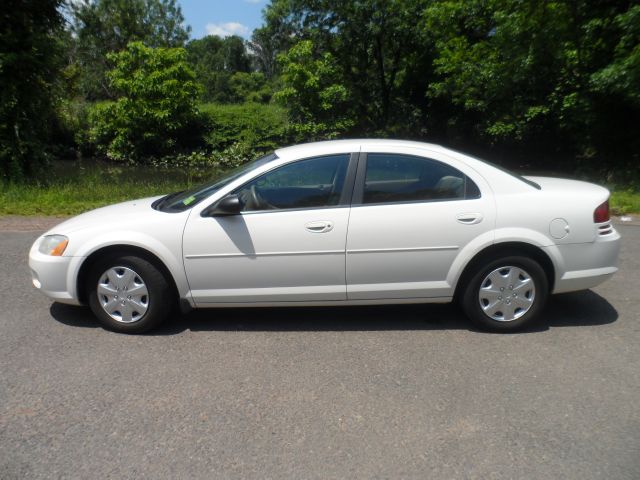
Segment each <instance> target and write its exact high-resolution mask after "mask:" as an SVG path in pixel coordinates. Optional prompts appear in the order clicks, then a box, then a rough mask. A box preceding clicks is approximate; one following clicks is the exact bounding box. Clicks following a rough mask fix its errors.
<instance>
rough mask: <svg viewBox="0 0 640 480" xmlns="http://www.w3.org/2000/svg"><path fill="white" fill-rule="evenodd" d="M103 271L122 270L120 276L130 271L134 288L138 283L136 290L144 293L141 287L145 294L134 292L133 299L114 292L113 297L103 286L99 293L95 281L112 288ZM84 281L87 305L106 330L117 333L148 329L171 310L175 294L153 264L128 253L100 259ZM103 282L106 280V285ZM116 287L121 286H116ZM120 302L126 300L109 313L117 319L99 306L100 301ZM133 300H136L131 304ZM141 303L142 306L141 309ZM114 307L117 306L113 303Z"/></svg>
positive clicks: (160, 320)
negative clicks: (86, 289) (120, 309)
mask: <svg viewBox="0 0 640 480" xmlns="http://www.w3.org/2000/svg"><path fill="white" fill-rule="evenodd" d="M112 269H114V270H112ZM107 272H112V274H113V272H115V273H122V275H123V276H122V279H124V278H125V277H124V275H125V274H126V275H129V276H130V275H131V273H130V272H133V274H134V276H135V277H134V280H132V281H134V282H136V283H135V284H134V287H136V288H138V289H139V288H140V285H142V287H143V289H141V290H139V291H137V293H139V294H140V293H144V289H146V293H147V294H146V295H140V296H138V297H137V298H136V296H135V295H134V298H133V300H127V299H126V298H127V292H120V291H118V292H114V294H115V295H117V296H107V295H106V294H104V289H103V290H102V291H101V292H102V293H98V288H99V282H100V283H102V285H103V287H105V288H109V289H111V288H114V287H112V282H110V281H109V280H108V276H107V275H106V273H107ZM128 278H130V277H128ZM88 280H89V284H88V286H87V288H88V299H89V307H90V308H91V310H92V311H93V313H94V315H95V316H96V317H97V318H98V320H99V321H100V323H101V324H102V326H103V327H104V328H106V329H108V330H112V331H114V332H120V333H144V332H148V331H149V330H151V329H153V328H155V327H157V326H158V325H160V324H161V323H162V322H163V321H165V320H166V319H167V317H169V315H170V314H171V312H172V311H173V310H174V308H173V307H174V304H175V301H174V299H175V295H174V292H173V290H172V288H171V286H170V285H169V282H168V281H167V279H166V278H165V276H164V275H163V273H162V272H161V271H160V270H159V269H158V268H157V267H156V266H155V265H153V264H152V263H151V262H149V261H147V260H145V259H143V258H140V257H136V256H131V255H126V256H118V255H116V256H111V257H108V258H105V259H101V260H99V261H98V262H96V264H95V265H94V266H93V267H92V269H91V273H90V274H89V277H88ZM105 282H109V283H108V284H106V283H105ZM118 288H120V289H121V290H124V289H125V287H121V286H120V285H119V286H118ZM129 298H131V296H129ZM116 299H118V300H116ZM120 301H122V302H125V303H126V305H125V303H122V305H123V307H122V313H121V312H119V311H115V312H112V313H113V315H114V316H115V317H118V316H119V317H120V320H118V319H116V318H114V317H113V316H111V315H110V314H109V313H108V312H107V311H106V310H105V308H103V304H105V305H106V304H107V303H108V304H109V305H111V306H113V305H116V304H117V303H118V302H120ZM136 301H137V302H138V303H134V302H136ZM145 305H146V309H145V310H144V311H142V310H143V308H144V307H145ZM115 308H119V307H118V306H116V307H115ZM127 311H128V312H129V313H128V314H127V313H126V312H127Z"/></svg>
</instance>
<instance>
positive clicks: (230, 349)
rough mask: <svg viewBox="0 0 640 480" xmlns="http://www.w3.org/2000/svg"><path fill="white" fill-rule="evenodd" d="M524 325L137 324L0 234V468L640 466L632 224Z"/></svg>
mask: <svg viewBox="0 0 640 480" xmlns="http://www.w3.org/2000/svg"><path fill="white" fill-rule="evenodd" d="M619 229H620V230H621V231H622V235H623V250H622V256H621V270H620V272H619V273H618V274H617V276H615V277H614V279H612V280H610V281H609V282H608V283H605V284H604V285H602V286H601V287H598V288H596V289H594V290H592V291H587V292H582V293H575V294H566V295H562V296H556V297H554V298H552V300H551V302H550V305H549V306H548V308H547V310H546V314H545V318H544V321H543V322H542V324H541V325H540V326H539V327H538V328H535V329H534V330H532V331H529V332H526V333H522V334H515V335H499V334H486V333H481V332H477V331H474V330H472V329H470V328H469V326H468V324H467V323H466V322H465V321H464V319H463V317H462V316H461V315H460V314H459V313H458V311H457V310H456V309H455V308H453V307H451V306H437V305H435V306H429V305H425V306H413V307H383V308H343V309H339V308H332V309H329V308H324V309H293V310H285V309H277V310H276V309H271V310H264V309H263V310H250V309H245V310H227V311H215V310H214V311H203V312H195V313H192V314H190V315H189V316H187V317H185V318H182V319H175V320H174V321H172V322H171V323H170V324H168V325H167V326H166V327H164V328H163V329H162V330H161V331H160V332H156V334H153V335H146V336H125V335H118V334H115V333H110V332H107V331H104V330H102V329H101V328H99V327H97V326H96V324H95V323H94V321H93V320H92V317H91V314H90V313H89V311H88V310H87V309H84V308H76V307H67V306H63V305H59V304H55V303H51V302H50V301H49V300H48V299H46V298H45V297H43V296H41V295H40V294H39V293H38V292H36V291H35V290H34V289H33V288H32V287H31V285H30V281H29V275H28V271H27V266H26V255H27V251H28V248H29V245H30V243H31V242H32V241H33V240H34V239H35V237H36V236H37V233H36V232H21V233H20V232H13V233H12V232H6V231H5V232H0V289H1V290H0V291H1V292H2V294H1V296H0V369H1V370H0V372H1V373H0V478H2V479H13V478H20V479H23V478H48V479H49V478H136V479H138V478H153V479H161V478H172V479H175V478H242V479H247V478H261V479H263V478H273V479H280V478H295V479H304V478H349V479H354V478H393V479H395V478H433V479H445V478H482V479H487V478H527V479H534V478H540V479H549V478H575V479H581V480H583V479H591V478H602V479H638V478H640V314H639V312H640V299H639V295H638V293H639V286H640V248H639V247H640V227H637V226H623V227H619Z"/></svg>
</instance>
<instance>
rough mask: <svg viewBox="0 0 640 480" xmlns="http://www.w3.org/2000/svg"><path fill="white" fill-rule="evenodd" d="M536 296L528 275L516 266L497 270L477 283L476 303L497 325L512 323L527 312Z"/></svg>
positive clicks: (533, 285) (531, 280)
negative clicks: (477, 301) (478, 303)
mask: <svg viewBox="0 0 640 480" xmlns="http://www.w3.org/2000/svg"><path fill="white" fill-rule="evenodd" d="M535 296H536V287H535V284H534V283H533V279H532V278H531V276H530V275H529V274H528V273H527V272H526V271H524V270H523V269H521V268H519V267H513V266H506V267H500V268H496V269H495V270H494V271H493V272H491V273H489V275H487V276H486V277H484V280H482V283H481V284H480V291H479V292H478V300H479V301H480V307H481V308H482V310H483V311H484V313H485V314H486V315H487V316H488V317H490V318H492V319H493V320H497V321H499V322H511V321H513V320H517V319H518V318H520V317H522V316H523V315H524V314H525V313H527V312H528V311H529V310H530V309H531V306H532V305H533V301H534V300H535Z"/></svg>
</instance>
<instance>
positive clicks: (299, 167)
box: [235, 154, 349, 212]
mask: <svg viewBox="0 0 640 480" xmlns="http://www.w3.org/2000/svg"><path fill="white" fill-rule="evenodd" d="M348 164H349V154H344V155H330V156H326V157H316V158H310V159H307V160H300V161H297V162H294V163H290V164H288V165H284V166H282V167H280V168H277V169H275V170H273V171H271V172H267V173H265V174H264V175H262V176H260V177H258V178H257V179H255V180H252V181H251V182H249V183H247V184H245V185H243V186H242V187H240V188H239V189H238V190H237V191H236V192H235V193H237V194H238V195H239V196H240V199H241V200H242V201H243V202H244V208H243V211H245V212H246V211H256V210H278V209H285V208H313V207H329V206H334V205H338V203H339V202H340V196H341V194H342V187H343V186H344V179H345V176H346V172H347V166H348Z"/></svg>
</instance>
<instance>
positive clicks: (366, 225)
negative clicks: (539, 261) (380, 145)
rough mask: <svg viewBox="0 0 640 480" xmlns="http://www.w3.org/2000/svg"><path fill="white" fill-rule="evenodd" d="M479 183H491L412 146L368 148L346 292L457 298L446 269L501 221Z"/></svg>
mask: <svg viewBox="0 0 640 480" xmlns="http://www.w3.org/2000/svg"><path fill="white" fill-rule="evenodd" d="M454 163H455V162H454ZM457 166H458V167H462V166H461V165H457ZM471 175H473V176H474V178H475V179H476V181H474V180H473V179H472V178H471ZM478 183H480V184H481V185H483V186H484V185H486V182H484V180H483V179H482V178H481V177H478V175H477V173H474V172H471V171H468V169H467V173H463V172H462V171H461V170H460V169H459V168H455V167H453V166H451V164H449V163H448V162H447V163H445V162H443V161H437V160H435V159H433V158H429V157H426V156H424V155H423V154H421V153H417V154H416V153H415V152H414V151H413V150H412V149H407V152H405V153H386V152H376V151H373V152H368V153H363V154H361V159H360V164H359V166H358V174H357V178H356V184H355V191H354V203H353V206H352V209H351V214H350V220H349V235H348V238H347V298H348V299H349V300H365V299H383V298H389V299H392V298H395V299H397V298H427V297H431V298H433V297H443V298H446V297H451V296H452V295H453V288H452V285H450V284H449V282H447V274H448V272H449V270H450V268H451V265H452V263H453V261H454V259H455V258H456V256H457V255H458V254H459V252H460V251H461V250H462V249H463V248H464V247H465V245H467V244H468V243H469V242H470V241H471V240H473V239H474V238H475V237H477V236H478V235H481V234H482V233H484V232H487V231H488V230H491V229H492V228H493V225H494V223H495V207H494V203H493V200H492V195H491V193H490V192H489V191H488V190H489V189H488V188H485V189H484V191H481V190H480V188H479V187H478Z"/></svg>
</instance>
